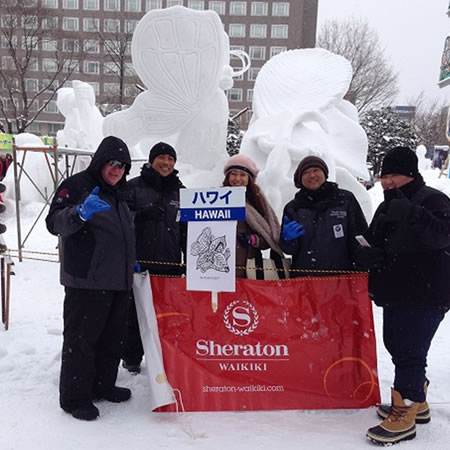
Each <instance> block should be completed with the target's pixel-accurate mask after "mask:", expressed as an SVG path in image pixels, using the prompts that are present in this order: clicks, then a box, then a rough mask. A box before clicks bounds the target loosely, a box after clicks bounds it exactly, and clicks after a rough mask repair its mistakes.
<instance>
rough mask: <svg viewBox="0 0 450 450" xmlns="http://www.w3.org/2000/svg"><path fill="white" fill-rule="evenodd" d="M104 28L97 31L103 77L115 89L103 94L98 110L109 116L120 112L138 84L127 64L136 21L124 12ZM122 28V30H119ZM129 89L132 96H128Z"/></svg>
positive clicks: (129, 63)
mask: <svg viewBox="0 0 450 450" xmlns="http://www.w3.org/2000/svg"><path fill="white" fill-rule="evenodd" d="M108 24H109V25H106V24H105V22H104V28H103V29H102V30H100V29H98V30H97V33H96V34H97V38H98V40H99V43H100V44H101V45H103V53H104V55H105V59H104V72H105V73H104V74H105V75H106V76H111V79H112V80H113V81H114V83H111V85H113V86H117V88H115V89H111V90H109V91H105V92H104V95H103V99H102V104H101V105H100V108H101V110H102V112H103V113H105V114H109V113H111V112H114V111H118V110H121V109H122V107H123V105H128V104H131V103H132V102H133V100H134V98H135V97H136V95H137V94H139V92H140V91H139V89H138V88H137V87H136V85H137V84H138V83H139V82H140V80H139V77H138V76H137V75H136V73H135V72H134V69H133V67H132V64H131V54H130V53H131V52H130V50H131V39H132V37H133V32H134V29H135V27H136V25H137V21H136V20H129V19H127V18H126V16H125V15H124V13H122V12H117V13H116V14H115V15H114V16H113V17H112V18H111V19H110V21H109V22H108ZM121 28H122V29H121ZM127 89H131V90H132V92H133V95H131V96H130V95H129V92H127Z"/></svg>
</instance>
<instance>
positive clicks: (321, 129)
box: [241, 49, 372, 219]
mask: <svg viewBox="0 0 450 450" xmlns="http://www.w3.org/2000/svg"><path fill="white" fill-rule="evenodd" d="M351 77H352V68H351V64H350V62H349V61H348V60H346V59H345V58H343V57H341V56H338V55H335V54H333V53H330V52H328V51H327V50H323V49H302V50H290V51H287V52H284V53H280V54H279V55H276V56H275V57H273V58H271V59H270V60H269V61H268V62H267V63H266V64H265V65H264V66H263V67H262V69H261V70H260V72H259V74H258V76H257V79H256V82H255V87H254V91H253V104H252V109H253V117H252V120H251V123H250V126H249V129H248V131H247V133H246V134H245V136H244V139H243V141H242V146H241V153H243V154H247V155H249V156H250V157H251V158H253V159H254V160H255V161H256V162H257V164H258V166H259V167H260V169H261V172H260V174H259V175H258V183H259V184H260V185H261V187H262V189H263V190H264V192H265V193H266V195H267V196H268V198H269V200H270V201H271V203H272V205H273V207H274V209H275V210H276V211H277V212H278V213H279V214H280V215H281V211H282V208H283V206H284V205H285V204H286V203H287V202H288V201H289V200H291V199H292V198H293V196H294V194H295V192H296V188H295V187H294V183H293V179H292V177H293V173H294V171H295V169H296V168H297V165H298V163H299V162H300V161H301V160H302V159H303V158H304V157H305V156H308V155H317V156H320V157H322V158H323V159H324V160H325V161H326V162H327V164H328V166H329V169H330V176H329V179H330V181H336V182H337V183H338V184H339V186H340V187H342V188H344V189H348V190H350V191H352V192H353V193H354V194H355V196H356V197H357V199H358V201H359V203H360V204H361V207H362V209H363V211H364V213H365V215H366V217H367V218H368V219H370V218H371V215H372V206H371V201H370V197H369V195H368V193H367V192H366V190H365V188H364V187H363V186H362V185H361V184H360V183H359V182H358V180H357V178H361V179H363V180H366V179H369V173H368V170H367V166H366V157H367V137H366V134H365V132H364V130H363V129H362V128H361V126H360V125H359V123H358V113H357V111H356V108H355V107H354V106H353V105H352V104H351V103H349V102H348V101H346V100H344V96H345V94H346V93H347V90H348V88H349V86H350V81H351Z"/></svg>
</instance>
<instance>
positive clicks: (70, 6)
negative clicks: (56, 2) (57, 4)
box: [62, 0, 78, 9]
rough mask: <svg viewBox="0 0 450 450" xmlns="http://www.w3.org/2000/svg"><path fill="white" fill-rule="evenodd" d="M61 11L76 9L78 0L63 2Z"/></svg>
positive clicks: (65, 0)
mask: <svg viewBox="0 0 450 450" xmlns="http://www.w3.org/2000/svg"><path fill="white" fill-rule="evenodd" d="M62 4H63V9H78V0H63V2H62Z"/></svg>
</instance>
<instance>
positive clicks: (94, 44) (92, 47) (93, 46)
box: [83, 39, 100, 53]
mask: <svg viewBox="0 0 450 450" xmlns="http://www.w3.org/2000/svg"><path fill="white" fill-rule="evenodd" d="M83 49H84V51H85V52H86V53H100V44H99V42H98V41H97V40H96V39H85V40H84V43H83Z"/></svg>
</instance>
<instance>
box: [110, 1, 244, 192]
mask: <svg viewBox="0 0 450 450" xmlns="http://www.w3.org/2000/svg"><path fill="white" fill-rule="evenodd" d="M131 56H132V61H133V66H134V69H135V70H136V72H137V74H138V75H139V77H140V78H141V80H142V81H143V83H144V84H145V86H146V87H147V90H146V91H144V92H142V93H141V94H139V95H138V96H137V98H136V99H135V101H134V103H133V105H132V106H131V107H130V108H128V109H127V110H125V111H120V112H116V113H113V114H111V115H109V116H108V117H107V118H106V119H105V121H104V127H103V130H104V134H105V135H109V134H112V135H115V136H118V137H120V138H121V139H123V140H124V141H125V142H126V143H127V144H128V145H129V146H133V145H136V144H138V143H140V142H141V141H144V140H145V142H146V143H147V144H149V142H151V141H152V142H156V141H158V140H163V141H165V142H170V143H172V144H173V145H174V147H175V148H176V150H177V154H178V159H177V164H178V165H181V166H182V165H183V164H186V165H188V166H192V165H193V164H194V165H195V169H196V171H197V172H196V176H198V171H203V173H204V176H205V177H206V179H213V178H211V175H212V174H215V172H216V171H217V170H218V169H217V168H218V167H220V169H221V168H222V167H223V163H224V161H225V160H226V158H227V153H226V148H225V146H226V135H227V122H228V101H227V98H226V95H225V93H224V90H226V89H230V88H231V87H232V85H233V76H238V75H239V74H240V73H242V71H240V72H236V73H235V72H233V69H232V68H231V67H230V65H229V59H230V49H229V39H228V36H227V34H226V33H225V32H224V29H223V25H222V22H221V20H220V18H219V16H218V15H217V14H216V13H215V12H214V11H195V10H192V9H189V8H184V7H182V6H174V7H172V8H167V9H160V10H152V11H149V12H148V13H147V14H146V15H145V16H144V17H143V18H142V19H141V20H140V21H139V23H138V25H137V27H136V29H135V32H134V34H133V39H132V44H131ZM247 68H248V67H247ZM243 70H246V68H244V69H243ZM178 165H177V167H178ZM182 174H183V181H185V183H188V181H186V176H187V175H188V173H187V172H186V170H182ZM214 176H217V175H214ZM206 179H203V182H206ZM215 183H217V180H215Z"/></svg>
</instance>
